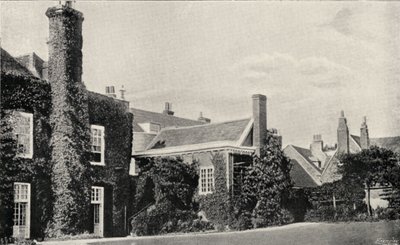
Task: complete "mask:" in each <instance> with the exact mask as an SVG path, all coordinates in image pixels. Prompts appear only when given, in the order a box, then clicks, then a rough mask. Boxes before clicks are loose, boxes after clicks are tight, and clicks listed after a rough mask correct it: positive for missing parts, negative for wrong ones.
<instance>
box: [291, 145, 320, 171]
mask: <svg viewBox="0 0 400 245" xmlns="http://www.w3.org/2000/svg"><path fill="white" fill-rule="evenodd" d="M292 146H293V148H294V149H295V150H296V151H297V152H298V153H300V155H301V156H302V157H304V158H305V159H306V160H307V162H309V163H310V165H311V166H312V167H313V168H315V169H316V170H318V172H320V171H321V170H320V169H319V168H317V167H316V166H315V165H314V164H313V161H312V159H311V158H312V157H313V155H312V154H311V151H310V150H309V149H305V148H301V147H298V146H294V145H292Z"/></svg>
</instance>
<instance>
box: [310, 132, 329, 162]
mask: <svg viewBox="0 0 400 245" xmlns="http://www.w3.org/2000/svg"><path fill="white" fill-rule="evenodd" d="M310 151H311V154H312V155H313V156H314V157H315V158H317V159H318V161H319V162H320V163H325V161H326V158H327V156H326V154H325V153H324V142H323V141H322V136H321V135H320V134H315V135H314V136H313V141H312V143H311V145H310ZM319 167H320V168H321V167H323V166H322V165H321V164H320V165H319Z"/></svg>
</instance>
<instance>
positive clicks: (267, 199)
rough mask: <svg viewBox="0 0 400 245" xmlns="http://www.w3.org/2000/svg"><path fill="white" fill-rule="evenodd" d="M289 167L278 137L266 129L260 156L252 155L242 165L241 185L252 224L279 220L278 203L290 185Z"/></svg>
mask: <svg viewBox="0 0 400 245" xmlns="http://www.w3.org/2000/svg"><path fill="white" fill-rule="evenodd" d="M290 169H291V163H290V159H289V158H287V157H286V156H285V155H284V153H283V151H282V149H281V145H280V142H279V140H278V138H277V137H275V136H274V135H272V134H271V132H268V133H267V137H266V139H265V141H264V146H263V147H262V149H261V154H260V156H257V155H254V156H253V162H252V164H251V165H250V166H249V167H248V168H247V169H246V174H245V176H244V181H243V187H242V196H243V200H244V202H245V203H246V205H247V207H248V208H249V209H250V210H252V216H253V219H254V220H255V223H254V226H256V227H262V226H268V225H273V224H281V223H283V219H284V213H283V207H282V203H283V200H284V199H285V198H286V197H287V195H288V194H289V192H290V190H291V188H292V186H293V184H292V181H291V178H290Z"/></svg>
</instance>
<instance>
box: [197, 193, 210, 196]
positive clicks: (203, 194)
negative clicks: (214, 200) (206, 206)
mask: <svg viewBox="0 0 400 245" xmlns="http://www.w3.org/2000/svg"><path fill="white" fill-rule="evenodd" d="M209 194H213V192H199V195H201V196H205V195H209Z"/></svg>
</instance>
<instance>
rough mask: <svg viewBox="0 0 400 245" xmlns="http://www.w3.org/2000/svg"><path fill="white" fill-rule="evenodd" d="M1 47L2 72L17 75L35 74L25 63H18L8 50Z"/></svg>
mask: <svg viewBox="0 0 400 245" xmlns="http://www.w3.org/2000/svg"><path fill="white" fill-rule="evenodd" d="M0 49H1V58H0V63H1V72H2V73H4V74H11V75H15V76H27V77H30V76H33V74H32V73H31V72H30V71H29V70H28V69H27V68H26V67H24V66H23V65H21V64H20V63H18V61H17V60H15V58H14V57H12V56H11V55H10V54H9V53H8V52H7V51H5V50H4V49H2V48H0Z"/></svg>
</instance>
